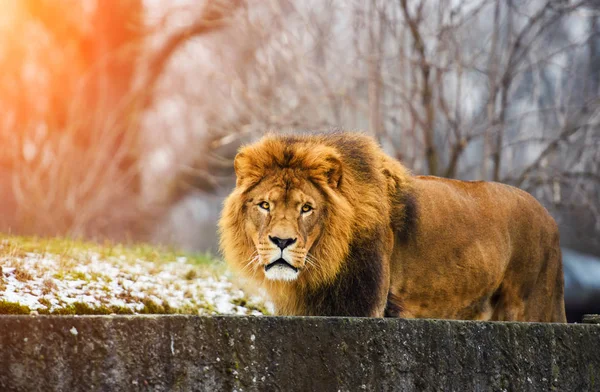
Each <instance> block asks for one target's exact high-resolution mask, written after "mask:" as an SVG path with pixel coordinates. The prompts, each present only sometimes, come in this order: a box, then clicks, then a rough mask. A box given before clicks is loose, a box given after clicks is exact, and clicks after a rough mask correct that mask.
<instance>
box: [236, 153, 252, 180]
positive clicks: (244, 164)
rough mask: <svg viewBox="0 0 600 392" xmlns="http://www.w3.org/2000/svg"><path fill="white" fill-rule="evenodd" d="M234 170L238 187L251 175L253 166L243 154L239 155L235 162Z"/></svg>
mask: <svg viewBox="0 0 600 392" xmlns="http://www.w3.org/2000/svg"><path fill="white" fill-rule="evenodd" d="M233 169H234V170H235V176H236V183H235V184H236V186H237V187H240V186H242V184H243V182H244V180H245V179H247V178H248V177H249V176H250V174H251V166H250V163H249V162H248V159H247V157H246V155H245V154H244V153H243V152H239V153H237V155H236V156H235V159H234V160H233Z"/></svg>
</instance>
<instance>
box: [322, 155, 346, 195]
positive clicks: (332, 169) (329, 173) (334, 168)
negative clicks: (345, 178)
mask: <svg viewBox="0 0 600 392" xmlns="http://www.w3.org/2000/svg"><path fill="white" fill-rule="evenodd" d="M325 162H326V165H325V176H326V178H327V184H329V186H330V187H331V188H333V189H336V188H338V187H339V186H340V183H341V181H342V161H340V160H339V159H338V158H337V157H335V156H333V155H330V156H328V157H327V158H326V159H325Z"/></svg>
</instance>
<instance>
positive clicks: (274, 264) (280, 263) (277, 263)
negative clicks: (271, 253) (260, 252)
mask: <svg viewBox="0 0 600 392" xmlns="http://www.w3.org/2000/svg"><path fill="white" fill-rule="evenodd" d="M277 266H281V267H287V268H291V269H292V270H293V271H294V272H298V268H296V267H294V266H293V265H291V264H290V263H288V262H287V261H285V260H284V259H283V258H279V259H277V260H275V261H274V262H272V263H269V264H267V265H265V272H267V271H268V270H270V269H271V268H273V267H277Z"/></svg>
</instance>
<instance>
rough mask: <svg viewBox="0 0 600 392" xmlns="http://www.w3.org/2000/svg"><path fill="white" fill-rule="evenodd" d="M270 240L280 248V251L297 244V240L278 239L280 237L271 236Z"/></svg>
mask: <svg viewBox="0 0 600 392" xmlns="http://www.w3.org/2000/svg"><path fill="white" fill-rule="evenodd" d="M269 239H270V240H271V242H272V243H274V244H275V245H277V246H278V247H279V249H281V250H284V249H285V248H287V247H288V246H290V245H292V244H293V243H294V242H296V238H284V239H281V238H278V237H271V236H269Z"/></svg>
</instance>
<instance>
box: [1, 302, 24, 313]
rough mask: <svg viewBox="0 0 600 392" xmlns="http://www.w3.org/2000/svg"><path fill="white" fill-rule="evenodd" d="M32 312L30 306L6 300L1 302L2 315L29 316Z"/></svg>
mask: <svg viewBox="0 0 600 392" xmlns="http://www.w3.org/2000/svg"><path fill="white" fill-rule="evenodd" d="M30 312H31V310H30V309H29V307H28V306H25V305H21V304H19V303H16V302H9V301H5V300H1V301H0V314H29V313H30Z"/></svg>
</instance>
